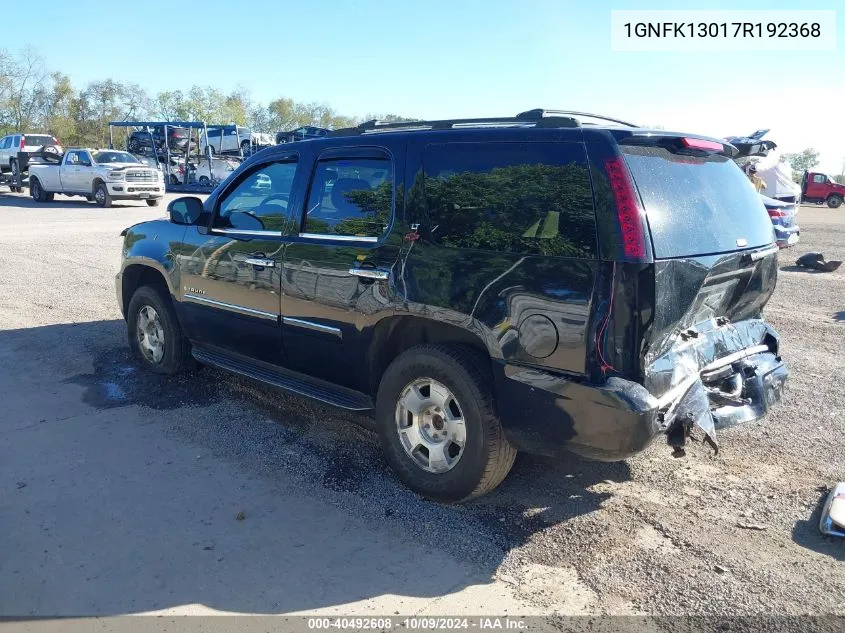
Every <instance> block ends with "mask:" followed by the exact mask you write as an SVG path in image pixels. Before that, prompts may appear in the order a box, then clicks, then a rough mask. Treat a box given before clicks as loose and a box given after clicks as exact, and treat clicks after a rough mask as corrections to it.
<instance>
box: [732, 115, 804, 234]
mask: <svg viewBox="0 0 845 633" xmlns="http://www.w3.org/2000/svg"><path fill="white" fill-rule="evenodd" d="M768 132H769V130H767V129H763V130H757V131H756V132H754V133H753V134H752V135H751V136H729V137H728V138H727V139H726V140H727V141H728V142H730V143H731V145H733V146H734V147H735V148H736V150H737V152H736V154H735V155H734V160H736V161H737V163H738V164H740V166H741V168H742V170H743V172H744V173H745V174H746V176H748V177H749V181H752V179H753V178H756V179H759V180H761V181H762V184H763V190H762V191H760V192H758V193H760V198H761V200H762V201H763V205H764V206H765V207H766V212H767V213H768V214H769V218H770V219H771V221H772V228H773V230H774V232H775V241H776V243H777V245H778V247H779V248H786V247H788V246H794V245H795V244H797V243H798V240H799V236H800V233H801V229H800V227H799V226H798V224H797V221H796V219H797V216H798V206H799V205H800V204H801V192H800V190H799V188H798V187H797V186H796V185H795V183H794V182H792V172H791V171H790V170H789V169H788V168H787V167H786V166H785V165H783V164H782V163H781V162H780V161H779V160H776V159H777V158H778V157H777V155H775V154H772V151H773V150H776V149H777V144H776V143H775V142H774V141H769V140H765V141H764V140H763V137H764V136H765V135H766V134H767V133H768ZM773 159H774V160H773ZM752 161H754V162H752ZM762 161H765V163H766V164H765V167H764V168H763V169H760V167H759V166H760V165H761V164H763V163H762ZM759 180H758V182H759ZM752 182H753V181H752ZM756 190H757V187H756V186H755V191H756ZM763 192H765V194H764V193H763Z"/></svg>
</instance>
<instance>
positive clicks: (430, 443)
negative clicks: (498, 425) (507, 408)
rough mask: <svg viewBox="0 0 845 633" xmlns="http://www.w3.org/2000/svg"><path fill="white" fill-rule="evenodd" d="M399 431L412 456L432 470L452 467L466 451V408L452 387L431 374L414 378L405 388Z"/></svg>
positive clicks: (398, 409)
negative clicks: (459, 401) (451, 389)
mask: <svg viewBox="0 0 845 633" xmlns="http://www.w3.org/2000/svg"><path fill="white" fill-rule="evenodd" d="M396 432H397V434H398V436H399V442H400V443H401V444H402V448H403V449H404V450H405V453H407V455H408V457H410V458H411V460H412V461H413V462H414V463H415V464H416V465H417V466H418V467H419V468H421V469H423V470H424V471H426V472H429V473H435V474H441V473H445V472H448V471H450V470H452V469H453V468H454V467H455V466H457V464H458V462H459V461H460V459H461V456H462V455H463V454H464V445H465V444H466V424H465V422H464V414H463V409H462V408H461V406H460V404H459V403H458V400H457V398H455V395H454V394H453V393H452V392H451V391H450V390H449V388H448V387H446V386H445V385H443V384H442V383H440V382H437V381H436V380H433V379H431V378H419V379H417V380H414V381H413V382H411V383H409V384H408V385H407V386H406V387H405V388H404V389H403V390H402V392H401V394H400V396H399V402H398V403H397V405H396Z"/></svg>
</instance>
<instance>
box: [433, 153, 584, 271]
mask: <svg viewBox="0 0 845 633" xmlns="http://www.w3.org/2000/svg"><path fill="white" fill-rule="evenodd" d="M423 166H424V170H425V181H424V182H425V184H424V187H425V200H426V207H427V210H428V216H429V221H430V224H431V226H430V227H429V231H428V232H429V233H430V237H431V240H432V241H434V242H435V243H438V244H440V245H442V246H446V247H451V248H467V249H477V250H488V251H498V252H508V253H523V254H538V255H549V256H559V257H595V256H596V222H595V214H594V211H593V194H592V185H591V184H590V173H589V167H588V165H587V157H586V150H585V148H584V146H583V145H582V144H580V143H444V144H437V145H429V146H428V147H427V148H426V149H425V152H424V154H423Z"/></svg>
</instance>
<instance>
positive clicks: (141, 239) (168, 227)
mask: <svg viewBox="0 0 845 633" xmlns="http://www.w3.org/2000/svg"><path fill="white" fill-rule="evenodd" d="M185 230H186V227H184V226H177V225H175V224H171V223H170V222H165V221H161V220H158V221H154V222H143V223H141V224H136V225H134V226H131V227H129V228H127V229H124V230H123V232H122V233H121V235H123V251H122V257H121V264H120V271H119V272H118V274H117V291H118V295H119V296H118V300H119V302H120V304H121V306H123V305H124V298H123V297H124V295H125V294H126V293H127V291H131V290H134V288H132V289H127V288H126V287H125V286H126V284H127V283H129V284H130V285H131V284H133V283H135V282H136V281H137V280H139V279H141V278H142V277H141V273H144V272H145V270H148V271H155V272H156V273H158V275H160V276H161V278H162V279H163V280H164V282H165V284H166V285H167V289H168V291H169V292H170V294H171V296H178V293H177V292H176V290H177V289H178V288H179V267H178V266H177V264H176V258H175V256H174V249H177V248H178V245H179V244H181V243H182V240H183V238H184V235H185ZM135 285H137V283H135Z"/></svg>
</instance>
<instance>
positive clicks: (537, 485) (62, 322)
mask: <svg viewBox="0 0 845 633" xmlns="http://www.w3.org/2000/svg"><path fill="white" fill-rule="evenodd" d="M162 212H163V209H148V208H146V207H142V206H136V205H134V204H131V203H127V204H125V205H123V206H120V207H116V208H113V209H98V208H96V207H93V206H91V205H89V204H85V203H82V202H78V201H69V200H64V201H58V200H57V202H56V203H54V204H50V205H40V206H35V205H33V203H31V201H29V200H28V199H26V198H24V197H23V196H14V195H8V194H2V195H0V366H2V368H3V371H2V373H0V394H2V396H0V403H1V404H0V524H2V534H3V538H2V540H0V587H2V588H3V590H2V591H0V614H3V615H13V614H15V615H30V614H32V615H55V614H62V615H78V614H123V613H142V612H151V611H159V612H160V611H166V612H178V613H200V612H207V611H209V610H214V611H223V612H238V613H246V612H251V613H291V612H316V611H320V612H325V613H338V614H353V613H355V614H386V615H390V614H395V613H401V614H459V613H474V614H484V613H504V612H507V613H509V614H517V613H526V614H527V613H550V612H559V613H562V614H586V613H589V614H593V613H617V614H622V613H649V614H713V613H718V614H751V613H767V614H778V613H789V614H803V613H812V614H821V613H838V614H845V574H843V571H845V565H843V559H845V543H843V542H834V541H832V540H826V539H824V538H822V537H821V536H820V535H819V533H818V528H817V524H818V519H819V510H820V503H821V501H822V498H823V496H824V493H825V491H826V489H827V487H828V486H830V485H831V484H832V483H833V482H835V481H838V480H840V479H843V478H845V451H843V438H845V389H843V386H842V382H841V381H842V377H843V376H845V353H843V352H845V336H843V335H845V329H843V324H845V298H844V297H845V268H843V269H842V270H839V271H837V272H835V273H830V274H826V273H813V272H805V271H802V270H798V269H794V268H793V267H792V266H790V264H791V263H792V262H793V261H794V259H795V257H797V255H799V254H801V253H803V252H806V251H808V250H820V251H823V252H824V253H825V255H826V256H827V257H828V258H830V259H845V210H842V209H839V210H836V211H832V210H829V209H827V208H817V207H813V208H810V207H805V208H803V209H802V210H801V214H800V216H799V221H800V224H801V226H802V229H803V231H802V236H801V240H802V241H801V243H800V244H799V246H798V247H796V248H794V249H791V250H790V251H788V252H786V253H782V255H781V271H782V272H781V274H780V279H779V285H778V290H777V293H776V295H775V297H774V299H773V300H772V302H771V303H770V305H769V307H768V308H767V317H768V318H769V319H770V320H771V322H772V323H773V324H774V326H775V327H776V328H777V329H779V330H780V332H781V333H782V335H783V352H784V356H785V357H786V359H787V361H788V362H789V364H790V367H791V377H790V381H789V383H788V388H787V392H786V400H785V402H784V404H783V405H782V406H781V407H780V408H779V409H778V410H777V412H776V414H775V415H773V416H772V417H771V418H769V419H767V420H765V421H764V422H762V423H755V424H752V425H749V426H747V427H743V428H739V429H734V430H731V431H727V432H724V433H722V434H721V435H720V440H721V443H722V452H721V453H720V454H719V456H718V457H715V458H714V457H712V456H711V455H710V451H709V449H707V448H706V447H705V446H702V445H694V446H692V447H691V449H690V450H689V451H688V457H687V458H685V459H679V460H675V459H672V458H671V457H670V451H669V450H668V448H667V447H666V446H665V445H663V444H660V443H657V444H654V445H653V446H652V447H651V448H650V449H649V450H648V451H647V452H646V453H644V454H642V455H640V456H638V457H636V458H635V459H631V460H629V461H628V462H625V463H616V464H596V463H589V462H583V461H579V460H576V459H574V458H573V459H572V460H568V461H558V462H554V461H549V460H545V459H540V458H535V457H530V456H520V457H519V458H518V459H517V463H516V465H515V467H514V470H513V472H512V474H511V476H510V478H509V479H508V480H507V481H506V482H505V484H504V485H503V486H502V487H501V489H499V490H498V491H496V492H495V493H494V494H491V495H490V496H488V497H487V498H485V499H483V500H481V501H480V502H477V503H474V504H471V505H468V506H464V507H441V506H437V505H435V504H432V503H428V502H425V501H421V500H419V499H418V498H416V497H414V496H413V495H412V494H410V493H409V492H407V491H406V490H405V489H403V488H402V487H401V486H400V485H398V484H397V483H396V482H395V480H394V478H393V476H392V475H391V474H390V472H389V471H388V469H387V466H386V464H385V462H384V460H383V459H382V457H381V455H380V453H379V450H378V447H377V444H376V442H375V440H374V437H373V436H372V435H371V434H370V433H369V432H367V431H365V430H363V429H361V428H359V427H358V426H356V425H353V424H350V423H349V422H350V421H351V419H352V418H351V417H350V416H348V415H345V414H342V413H337V412H335V411H333V410H328V409H324V408H321V407H319V406H316V405H314V404H312V403H310V402H306V401H303V400H301V399H298V398H295V397H290V396H286V395H282V394H279V393H276V392H273V391H270V390H267V389H265V388H263V387H261V386H257V385H255V384H252V383H248V382H245V381H243V380H240V379H236V378H232V377H230V376H228V375H224V374H222V373H219V372H217V371H214V370H210V369H206V370H203V371H201V372H199V373H197V374H195V375H191V376H188V377H186V378H183V379H179V380H163V379H160V378H157V377H155V376H152V375H148V374H145V373H141V372H139V371H138V370H136V368H135V366H134V365H133V364H132V363H131V362H130V360H129V359H128V355H127V349H126V344H125V333H124V332H125V327H124V324H123V322H122V321H121V320H120V315H119V312H118V309H117V305H116V300H115V293H114V284H113V278H114V272H115V270H116V267H117V265H118V261H119V244H120V238H119V236H118V233H119V231H120V230H121V229H122V228H123V227H125V226H127V225H129V224H132V223H134V222H137V221H140V220H143V219H147V218H153V217H157V216H159V215H161V214H162ZM239 512H243V516H244V518H243V520H236V515H238V513H239Z"/></svg>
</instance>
